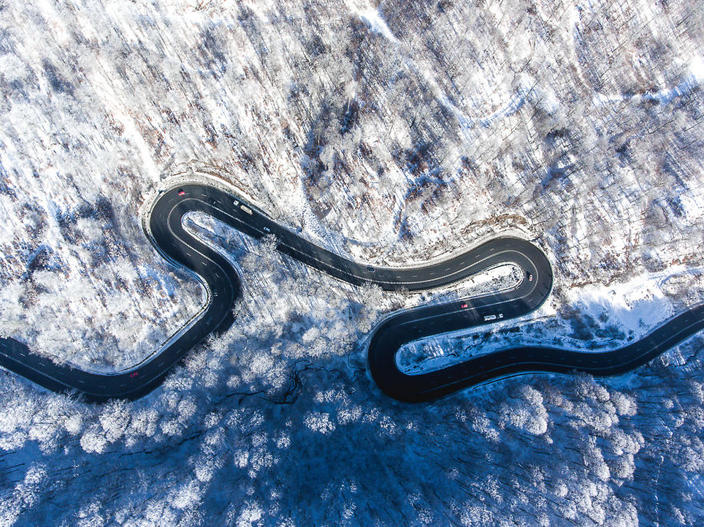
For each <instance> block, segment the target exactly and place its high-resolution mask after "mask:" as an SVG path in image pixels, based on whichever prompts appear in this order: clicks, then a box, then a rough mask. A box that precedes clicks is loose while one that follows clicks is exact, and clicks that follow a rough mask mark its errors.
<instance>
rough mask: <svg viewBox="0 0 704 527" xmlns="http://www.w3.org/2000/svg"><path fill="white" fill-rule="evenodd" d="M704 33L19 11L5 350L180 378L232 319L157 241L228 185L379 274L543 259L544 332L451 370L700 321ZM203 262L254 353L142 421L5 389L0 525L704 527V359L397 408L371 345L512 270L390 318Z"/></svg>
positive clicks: (265, 2) (697, 14)
mask: <svg viewBox="0 0 704 527" xmlns="http://www.w3.org/2000/svg"><path fill="white" fill-rule="evenodd" d="M697 7H698V6H697V5H695V2H692V1H688V0H682V1H678V2H666V3H662V2H660V3H658V2H647V1H645V0H625V1H623V2H617V3H615V2H569V1H568V2H563V3H561V4H559V5H558V4H555V3H554V2H547V1H543V0H540V1H537V2H533V1H531V2H528V1H523V0H511V1H504V2H501V3H499V2H493V3H488V4H481V5H480V4H472V3H467V2H448V1H445V0H443V1H440V2H403V1H401V0H392V1H385V2H383V3H378V2H369V1H364V0H332V1H320V0H312V1H310V2H305V3H301V2H290V1H273V0H261V1H260V0H256V1H255V0H244V1H242V2H227V1H223V0H203V1H200V0H199V1H196V0H163V1H161V0H160V1H148V2H147V1H143V0H137V1H135V2H110V3H108V4H107V5H105V6H99V5H98V6H91V5H88V4H86V5H81V6H80V10H79V9H77V8H76V6H75V5H74V4H72V3H71V2H62V3H52V2H39V3H36V2H35V3H32V2H5V3H4V4H3V5H2V8H1V9H0V28H2V29H0V115H1V116H2V123H3V125H2V127H0V219H2V221H3V227H2V229H0V312H2V316H1V317H0V333H1V334H3V335H7V336H12V337H14V338H19V339H22V340H24V341H25V342H27V343H28V344H29V346H30V347H31V348H32V349H33V350H35V351H36V352H38V353H43V354H46V355H48V356H52V357H54V358H55V359H56V360H66V361H71V362H73V363H75V364H79V365H81V366H83V367H91V368H96V369H104V370H108V371H114V370H115V369H119V368H122V367H124V366H126V365H130V364H134V363H135V362H139V361H140V360H142V359H143V358H144V357H145V356H147V355H148V354H149V353H151V352H153V351H154V350H155V349H157V348H158V346H159V344H160V343H161V342H162V341H163V340H164V339H166V338H168V336H169V335H172V334H173V332H174V331H176V330H178V329H179V328H180V327H182V326H183V324H184V323H185V322H186V321H187V320H189V319H190V318H191V317H192V316H193V315H195V314H196V313H198V311H199V309H200V308H201V306H202V305H203V303H204V301H205V298H206V292H205V291H204V290H203V289H202V288H201V285H200V283H199V282H198V281H197V280H195V279H194V278H193V276H192V275H191V274H190V273H187V272H184V271H182V270H179V269H176V268H174V267H172V266H171V265H170V264H169V263H168V262H166V261H165V260H164V259H163V258H162V257H161V256H160V255H159V254H158V252H157V251H155V250H154V249H153V247H152V246H151V244H150V242H149V240H148V238H147V236H145V233H144V230H143V220H144V217H145V216H146V215H147V214H148V209H149V205H150V203H151V201H152V200H153V198H154V196H155V195H156V192H157V191H158V189H159V188H160V187H163V186H164V185H168V184H169V182H170V181H172V178H173V177H175V176H181V177H185V178H190V177H201V176H203V175H204V174H205V175H207V176H203V177H208V178H209V180H211V181H212V180H213V179H216V180H218V181H219V184H222V185H223V186H228V187H233V188H234V189H236V192H237V193H239V194H241V195H244V196H247V197H248V198H247V199H248V200H251V201H253V202H255V203H256V204H257V206H259V207H260V208H261V209H262V210H264V211H266V212H267V213H269V214H271V215H272V217H275V218H277V220H278V221H280V222H282V223H283V224H285V225H288V226H290V227H291V228H293V229H297V228H301V232H302V234H303V235H304V236H306V237H307V238H308V239H311V240H313V241H315V242H316V243H319V244H321V245H323V246H325V247H327V248H329V249H331V250H334V251H337V252H340V253H342V254H346V255H350V256H352V257H354V258H355V259H357V260H359V261H362V262H369V263H375V264H380V265H393V266H408V265H413V264H417V263H423V262H428V261H434V260H441V259H443V258H446V257H447V256H448V255H451V254H456V253H458V252H461V251H464V250H467V249H469V248H471V247H473V246H475V245H476V244H478V243H481V242H482V241H483V240H486V239H489V238H492V237H495V236H498V235H503V234H511V235H516V236H521V237H523V238H525V239H528V240H532V241H533V242H534V243H536V244H538V245H539V246H540V247H541V248H543V249H544V250H545V252H546V254H547V255H548V257H549V259H550V261H551V263H552V265H553V269H554V274H555V287H554V289H553V292H552V294H551V296H550V298H549V300H548V302H547V303H546V304H545V305H544V306H543V307H542V308H541V309H540V310H539V311H537V312H535V313H533V314H532V315H531V316H528V317H526V318H525V319H522V320H519V321H507V322H502V323H500V324H495V325H492V326H491V327H486V328H484V329H483V330H478V331H475V332H470V333H465V334H463V335H451V336H447V337H445V339H444V341H441V342H442V344H441V345H436V346H435V347H433V348H432V349H431V350H430V351H432V352H434V353H437V360H438V361H440V360H445V359H447V358H448V357H455V358H460V359H461V357H462V354H463V353H474V352H487V351H490V350H492V349H498V348H500V347H502V346H506V345H513V344H515V343H516V342H517V341H518V340H520V341H521V342H527V343H536V344H546V343H547V344H551V345H561V346H568V347H572V348H575V349H584V350H592V349H593V350H600V349H610V348H613V347H614V346H616V345H620V344H622V343H625V342H628V341H629V338H637V337H638V336H639V335H641V334H643V333H644V332H647V331H648V330H649V329H650V328H651V327H652V326H653V325H655V324H658V323H659V322H660V321H661V320H662V319H664V318H666V317H667V316H670V315H671V314H674V313H678V312H680V311H681V310H682V309H684V308H685V307H687V306H690V305H693V304H695V303H698V302H701V301H702V300H704V298H703V297H702V291H704V273H703V272H702V268H703V266H704V260H703V256H702V253H701V247H702V232H704V208H703V207H701V205H700V204H701V203H702V201H703V195H702V192H703V190H704V185H702V174H703V167H704V160H703V159H702V155H703V152H704V148H702V146H704V145H703V144H702V130H701V126H700V122H701V108H702V107H704V106H703V100H702V97H704V91H703V90H702V89H701V86H702V77H703V76H704V74H703V70H704V66H703V61H702V54H701V50H702V49H704V42H703V41H702V39H703V32H702V29H701V28H702V18H701V9H697ZM38 36H41V38H38ZM187 228H188V229H191V230H192V231H193V232H196V233H197V235H198V236H201V237H203V238H204V239H206V240H209V242H210V243H212V244H213V245H214V246H215V247H217V248H220V249H221V250H222V251H224V253H226V255H227V257H228V258H230V260H231V261H232V262H233V263H234V264H236V265H237V266H239V269H240V270H241V272H242V274H243V277H244V282H245V283H244V286H245V295H244V297H243V299H242V301H241V302H239V303H238V304H237V305H236V306H235V307H234V309H235V311H236V315H237V318H236V323H235V325H234V326H233V328H232V329H231V330H230V331H229V332H227V333H226V334H224V335H221V336H218V337H212V338H211V339H209V340H208V342H206V343H204V344H203V345H202V346H199V347H197V348H196V349H194V350H193V351H192V353H190V354H189V355H188V357H187V359H186V361H185V362H184V364H183V365H181V366H179V368H177V369H176V370H175V371H174V372H173V374H172V375H170V376H169V378H168V379H167V380H166V382H165V383H164V385H163V386H162V387H161V388H160V389H159V390H157V391H155V392H154V393H153V394H151V395H149V396H148V397H146V398H144V399H142V400H139V401H136V402H130V403H124V404H123V405H120V404H115V405H112V404H111V405H91V404H86V403H84V402H82V401H81V400H79V399H76V398H74V397H67V396H64V395H56V394H52V393H47V392H45V391H43V390H40V389H38V388H36V387H35V386H34V385H32V384H31V383H28V382H26V381H23V380H22V379H21V378H20V377H18V376H17V375H14V374H10V373H7V372H4V371H3V372H0V377H2V382H1V383H0V408H1V410H0V525H4V524H8V525H12V524H14V525H45V524H47V522H49V523H52V524H57V525H79V526H80V525H100V524H110V525H112V524H117V525H164V524H168V525H220V524H230V525H236V524H237V523H238V522H240V523H241V524H243V525H247V524H252V525H258V526H262V525H328V524H343V525H345V524H347V525H398V524H407V525H422V524H430V525H433V524H444V523H452V524H457V525H494V524H501V523H506V524H512V525H513V524H521V525H562V524H574V523H576V524H580V525H588V526H594V525H672V524H681V525H701V524H702V518H703V517H704V513H703V512H702V508H701V502H702V499H701V498H702V495H701V489H702V488H703V487H702V483H703V482H702V477H701V474H702V472H703V471H704V462H703V461H702V460H704V449H703V448H702V444H703V441H702V430H704V419H703V417H702V411H701V409H702V404H704V395H703V394H704V382H703V381H702V373H701V372H702V368H703V367H704V364H703V363H702V357H701V350H702V338H701V336H698V337H694V338H692V339H690V340H689V341H688V342H686V343H684V344H683V345H681V346H679V347H678V348H676V349H673V350H671V351H669V352H667V353H666V354H664V355H663V356H661V357H660V358H658V359H656V360H653V361H652V362H651V363H650V364H648V365H645V366H643V367H641V368H639V369H638V370H636V371H634V372H632V373H631V374H628V375H624V376H619V377H618V378H614V379H592V378H590V377H587V376H582V375H564V376H557V375H527V376H522V377H517V378H511V379H505V380H501V381H499V382H496V383H493V384H490V385H486V386H483V387H479V388H476V389H473V390H469V391H466V392H464V393H459V394H456V395H454V396H451V397H448V398H445V399H443V400H441V401H437V402H435V403H432V404H427V405H403V404H399V403H398V402H396V401H393V400H390V399H389V398H387V397H385V396H384V395H383V394H381V393H380V392H379V391H378V389H377V387H376V386H375V384H374V382H373V380H372V379H371V378H369V373H368V368H367V357H366V348H365V345H366V343H367V342H368V338H369V334H370V331H371V330H372V328H373V327H374V325H376V324H378V323H379V322H380V321H381V320H383V318H384V317H385V316H387V315H388V314H389V313H392V312H394V311H396V310H399V309H413V308H414V307H416V306H419V305H423V304H427V303H433V302H442V301H451V300H454V299H457V298H459V297H460V296H464V295H466V294H480V293H481V292H486V291H489V290H492V289H493V288H501V287H508V286H509V285H508V284H510V282H511V276H512V275H511V271H510V269H504V270H503V271H506V272H505V273H504V272H503V271H501V272H502V273H503V274H500V275H499V276H495V277H494V279H486V277H484V278H482V277H477V279H476V280H474V281H467V282H463V283H460V284H457V285H456V286H453V287H448V288H445V289H443V290H439V291H429V292H425V293H422V294H417V295H410V294H401V293H394V294H385V293H383V292H381V291H380V290H378V289H377V288H372V287H362V288H355V287H351V286H348V285H345V284H342V283H340V282H338V281H336V280H334V279H331V278H329V277H327V276H325V275H322V274H321V273H318V272H315V271H311V270H310V269H307V268H306V267H305V266H302V265H300V264H297V263H296V262H294V261H292V260H291V259H289V258H286V257H282V256H280V255H278V254H276V253H275V252H274V251H273V250H272V244H271V242H270V241H266V242H264V243H255V242H253V241H252V240H251V239H248V238H247V237H243V236H241V235H239V234H238V233H235V232H232V231H230V230H229V229H227V228H225V227H223V226H222V225H220V224H219V223H218V222H215V221H213V220H212V219H210V218H208V217H204V216H198V215H194V216H193V217H189V218H188V219H187ZM497 272H499V271H498V270H497ZM482 280H483V281H482ZM516 327H517V328H518V329H519V331H518V332H515V331H513V329H514V328H516ZM453 354H454V355H453ZM426 366H427V364H426ZM389 503H392V504H393V506H392V507H389Z"/></svg>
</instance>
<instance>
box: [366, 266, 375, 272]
mask: <svg viewBox="0 0 704 527" xmlns="http://www.w3.org/2000/svg"><path fill="white" fill-rule="evenodd" d="M367 271H369V272H370V273H373V272H374V268H373V267H372V266H371V265H368V266H367Z"/></svg>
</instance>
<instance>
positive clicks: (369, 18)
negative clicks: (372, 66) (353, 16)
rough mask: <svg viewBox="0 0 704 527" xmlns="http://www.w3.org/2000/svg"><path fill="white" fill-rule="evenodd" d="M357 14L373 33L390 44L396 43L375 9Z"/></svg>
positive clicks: (362, 10) (364, 10)
mask: <svg viewBox="0 0 704 527" xmlns="http://www.w3.org/2000/svg"><path fill="white" fill-rule="evenodd" d="M357 14H358V15H359V18H361V19H362V20H363V21H364V22H365V23H366V24H367V25H368V26H369V29H371V30H372V31H373V32H374V33H378V34H379V35H381V36H382V37H384V38H386V39H388V40H390V41H391V42H398V40H397V39H396V37H395V36H394V34H393V33H392V32H391V30H390V29H389V26H387V25H386V21H385V20H384V19H383V18H382V16H381V15H380V14H379V11H378V10H377V9H371V8H368V9H361V10H360V11H358V12H357Z"/></svg>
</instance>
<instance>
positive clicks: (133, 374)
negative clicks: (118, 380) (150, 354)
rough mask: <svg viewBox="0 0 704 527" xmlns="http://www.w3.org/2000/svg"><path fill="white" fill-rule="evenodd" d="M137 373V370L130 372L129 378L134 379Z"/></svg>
mask: <svg viewBox="0 0 704 527" xmlns="http://www.w3.org/2000/svg"><path fill="white" fill-rule="evenodd" d="M137 375H139V372H138V371H133V372H132V373H130V379H134V378H135V377H136V376H137Z"/></svg>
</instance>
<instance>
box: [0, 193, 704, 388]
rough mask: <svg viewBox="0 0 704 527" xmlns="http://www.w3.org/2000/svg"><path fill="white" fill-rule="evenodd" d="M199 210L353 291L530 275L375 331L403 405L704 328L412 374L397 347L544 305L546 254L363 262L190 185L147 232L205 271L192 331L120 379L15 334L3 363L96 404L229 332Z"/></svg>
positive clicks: (224, 288)
mask: <svg viewBox="0 0 704 527" xmlns="http://www.w3.org/2000/svg"><path fill="white" fill-rule="evenodd" d="M193 211H200V212H204V213H206V214H209V215H211V216H213V217H215V218H217V219H219V220H221V221H223V222H225V223H227V224H228V225H230V226H232V227H234V228H236V229H238V230H239V231H241V232H243V233H245V234H247V235H249V236H252V237H254V238H262V237H263V236H266V235H269V234H272V235H274V236H276V239H277V249H278V250H279V251H281V252H282V253H284V254H287V255H289V256H291V257H293V258H296V259H297V260H299V261H301V262H303V263H305V264H307V265H310V266H312V267H315V268H316V269H319V270H321V271H323V272H325V273H327V274H329V275H331V276H334V277H336V278H338V279H340V280H344V281H346V282H348V283H351V284H355V285H361V284H365V283H371V284H376V285H378V286H379V287H381V288H382V289H384V290H408V291H419V290H424V289H431V288H435V287H440V286H443V285H447V284H450V283H452V282H456V281H459V280H462V279H464V278H466V277H468V276H471V275H474V274H476V273H479V272H482V271H485V270H487V269H491V268H493V267H496V266H498V265H503V264H507V263H512V264H515V265H516V266H518V267H519V268H520V269H522V273H523V275H522V276H523V279H522V280H521V281H520V283H519V284H517V285H516V286H515V287H514V288H512V289H510V290H506V291H502V292H499V293H496V294H491V295H485V296H481V297H474V298H464V299H459V300H457V301H453V302H450V303H445V304H439V305H433V306H427V307H422V308H417V309H412V310H408V311H404V312H401V313H398V314H395V315H393V316H391V317H389V318H387V319H386V320H385V321H383V322H382V323H381V324H380V325H379V326H378V327H377V328H376V329H375V330H374V332H373V334H372V337H371V341H370V345H369V366H370V371H371V374H372V377H373V378H374V380H375V381H376V382H377V384H378V385H379V387H380V388H381V390H382V391H383V392H385V393H386V394H388V395H390V396H391V397H394V398H396V399H399V400H403V401H425V400H430V399H434V398H437V397H440V396H442V395H445V394H447V393H450V392H454V391H456V390H459V389H461V388H464V387H467V386H471V385H474V384H477V383H479V382H482V381H486V380H489V379H493V378H496V377H501V376H505V375H510V374H514V373H518V372H525V371H560V372H562V371H572V370H582V371H587V372H590V373H594V374H596V375H609V374H615V373H620V372H622V371H625V370H627V369H631V368H634V367H636V366H638V365H640V364H643V363H644V362H647V361H648V360H650V358H652V357H653V356H655V355H656V354H657V353H660V352H662V351H664V350H665V349H667V348H668V347H670V346H673V345H675V344H677V343H678V342H681V341H682V340H684V339H685V338H687V337H688V336H690V335H692V334H693V333H695V332H696V331H699V329H701V328H702V327H703V326H704V312H703V311H704V307H702V306H700V307H698V308H692V309H690V310H689V311H687V312H685V313H683V314H682V315H680V316H678V317H675V318H674V319H672V320H670V321H668V322H667V323H665V324H664V325H662V326H661V327H659V328H658V329H656V330H655V331H653V332H652V333H651V334H649V335H648V336H646V337H645V338H644V339H643V340H641V341H638V342H636V343H635V344H631V345H630V346H627V347H625V348H622V349H620V350H615V351H612V352H607V353H594V354H593V353H580V352H574V351H567V350H559V349H551V348H516V349H511V350H505V351H500V352H496V353H492V354H489V355H486V356H483V357H478V358H475V359H471V360H469V361H467V362H464V363H461V364H458V365H455V366H451V367H449V368H446V369H443V370H439V371H434V372H430V373H426V374H421V375H406V374H404V373H402V372H401V371H400V370H399V368H398V366H397V364H396V354H397V352H398V349H399V348H400V346H402V345H403V344H405V343H406V342H409V341H411V340H415V339H418V338H421V337H424V336H428V335H433V334H437V333H444V332H447V331H453V330H457V329H462V328H467V327H472V326H477V325H481V324H487V323H491V322H492V321H494V320H500V319H510V318H515V317H518V316H521V315H525V314H527V313H530V312H531V311H533V310H535V309H537V308H538V307H539V306H540V305H541V304H542V303H543V302H544V301H545V299H546V298H547V296H548V295H549V293H550V290H551V287H552V270H551V267H550V263H549V261H548V260H547V258H546V257H545V255H544V254H543V252H542V251H541V250H540V249H538V248H537V247H536V246H535V245H533V244H531V243H529V242H527V241H525V240H522V239H519V238H512V237H499V238H495V239H493V240H490V241H488V242H486V243H484V244H482V245H479V246H478V247H475V248H473V249H471V250H469V251H467V252H464V253H462V254H459V255H456V256H454V257H452V258H450V259H447V260H444V261H442V262H438V263H434V264H431V265H426V266H420V267H413V268H398V269H393V268H386V267H376V266H370V265H364V264H360V263H356V262H353V261H351V260H348V259H346V258H343V257H341V256H339V255H336V254H334V253H332V252H330V251H327V250H325V249H323V248H321V247H319V246H317V245H315V244H313V243H311V242H309V241H307V240H305V239H304V238H302V237H300V236H298V235H297V234H295V233H294V232H292V231H291V230H289V229H288V228H286V227H283V226H281V225H278V224H277V223H276V222H275V221H274V220H272V219H271V218H269V217H268V216H267V215H266V214H264V213H263V212H262V211H260V210H259V209H257V208H256V207H255V206H253V205H252V204H250V203H247V202H245V201H243V200H242V199H241V197H239V196H235V195H234V194H232V193H230V192H228V191H225V190H223V189H221V188H218V187H216V186H213V185H209V184H204V183H201V182H199V183H182V184H180V185H178V186H174V187H173V188H170V189H168V190H166V191H163V192H161V193H160V194H159V196H158V197H157V199H156V200H155V202H154V204H153V206H152V208H151V211H150V215H149V218H148V224H149V229H148V231H149V232H148V234H149V235H150V239H151V241H152V243H153V244H154V246H155V247H156V248H157V250H158V251H159V252H160V253H161V254H162V255H163V256H164V257H165V258H167V259H169V260H170V261H172V262H173V263H175V264H176V265H182V266H185V267H187V268H189V269H191V270H192V271H193V272H195V273H196V274H197V275H198V276H199V277H200V279H201V280H202V282H203V283H204V285H205V286H206V288H207V291H208V302H207V304H206V306H205V307H204V308H203V309H202V310H201V311H200V312H199V313H198V314H197V315H196V316H194V317H193V318H192V319H191V320H190V321H189V322H188V323H187V324H186V325H185V326H184V327H183V328H182V329H180V330H179V331H178V332H176V333H175V334H174V335H173V336H172V337H171V338H170V339H169V340H168V341H167V342H166V343H164V345H163V346H162V347H161V348H159V349H158V350H156V351H155V352H154V353H152V354H151V355H150V356H149V357H147V358H146V359H145V360H143V361H142V362H141V363H139V364H137V365H135V366H133V367H131V368H128V369H125V370H121V371H117V372H114V373H99V372H91V371H86V370H82V369H79V368H76V367H74V366H72V365H70V364H56V363H54V362H52V361H51V360H49V359H47V358H45V357H42V356H39V355H37V354H33V353H32V352H31V351H30V350H29V349H28V347H27V346H26V345H25V344H23V343H21V342H19V341H17V340H15V339H11V338H0V366H3V367H5V368H7V369H8V370H11V371H13V372H15V373H18V374H20V375H22V376H24V377H26V378H27V379H29V380H31V381H33V382H35V383H37V384H40V385H42V386H44V387H46V388H48V389H51V390H55V391H61V392H77V393H79V394H82V395H83V396H84V397H85V398H86V399H88V400H92V401H105V400H108V399H112V398H126V399H137V398H139V397H142V396H143V395H146V394H147V393H149V392H150V391H152V390H153V389H154V388H156V387H157V386H159V385H160V384H161V383H162V382H163V381H164V379H165V377H166V375H167V374H168V372H169V371H170V370H171V369H172V368H173V367H174V365H176V364H177V363H178V362H179V361H180V360H181V359H182V358H183V357H184V355H185V354H186V353H187V352H188V351H189V350H190V349H191V348H192V347H193V346H195V345H196V344H198V343H199V342H201V341H202V340H203V339H205V337H207V336H208V335H209V334H210V333H213V332H215V333H217V332H222V331H224V330H226V329H227V328H228V327H230V325H231V324H232V322H233V315H232V307H233V305H234V303H235V301H236V300H237V298H238V297H239V296H240V294H241V289H242V288H241V280H240V277H239V275H238V274H237V272H236V271H235V269H234V268H233V267H232V265H230V263H229V262H228V261H227V259H226V258H224V257H223V256H222V255H221V254H220V253H218V252H217V251H215V250H214V249H212V248H210V247H209V246H208V245H206V244H204V243H203V242H201V241H200V240H198V239H197V238H195V237H194V236H193V235H191V234H189V233H188V232H187V231H186V230H185V229H184V227H183V217H184V215H185V214H187V213H188V212H193Z"/></svg>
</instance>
